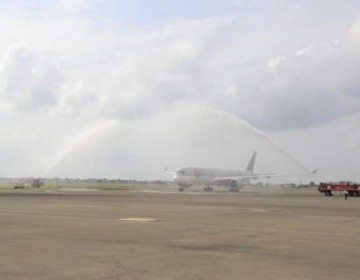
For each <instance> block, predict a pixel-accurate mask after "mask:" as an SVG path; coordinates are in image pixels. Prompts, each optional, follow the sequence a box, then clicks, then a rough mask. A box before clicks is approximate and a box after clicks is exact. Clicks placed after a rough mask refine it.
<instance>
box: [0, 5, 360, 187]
mask: <svg viewBox="0 0 360 280" xmlns="http://www.w3.org/2000/svg"><path fill="white" fill-rule="evenodd" d="M0 26H1V30H2V31H1V33H0V177H28V176H31V177H71V178H95V177H96V178H123V179H137V180H155V179H164V180H166V179H171V178H169V175H168V174H166V173H164V172H163V171H164V168H165V167H168V168H169V169H170V170H176V169H178V168H181V167H184V166H203V167H215V168H239V169H244V168H245V166H246V164H247V162H248V160H249V158H250V156H251V153H252V151H254V150H256V151H258V158H257V163H256V166H255V169H256V170H255V171H258V172H276V173H278V174H298V173H304V172H306V171H309V170H312V169H315V168H317V169H318V172H317V174H316V176H314V177H311V178H308V179H309V180H314V181H333V180H353V181H360V172H359V166H360V110H359V108H360V79H359V74H358V73H360V2H359V1H355V0H354V1H352V0H346V1H341V3H340V1H335V0H319V1H310V0H302V1H300V0H286V1H285V0H278V1H275V0H268V1H265V0H223V1H215V0H207V1H205V0H192V1H190V0H183V1H170V0H167V1H165V0H147V1H146V0H133V1H125V0H118V1H113V0H57V1H56V0H52V1H50V0H48V1H20V0H15V1H7V0H5V1H4V0H1V1H0ZM283 180H287V181H291V180H307V179H304V178H293V179H290V177H286V179H285V178H284V179H283Z"/></svg>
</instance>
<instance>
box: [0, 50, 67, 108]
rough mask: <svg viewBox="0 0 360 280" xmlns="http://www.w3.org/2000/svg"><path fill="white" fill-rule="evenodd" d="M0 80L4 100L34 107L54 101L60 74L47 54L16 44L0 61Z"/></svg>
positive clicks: (0, 93) (0, 92) (12, 104)
mask: <svg viewBox="0 0 360 280" xmlns="http://www.w3.org/2000/svg"><path fill="white" fill-rule="evenodd" d="M0 81H1V89H0V90H1V91H0V96H2V98H3V100H4V101H5V102H6V103H8V104H9V105H10V106H12V107H14V108H16V109H25V110H33V109H35V110H36V109H39V108H43V107H48V106H54V105H55V104H56V95H57V92H58V86H59V83H60V81H61V73H60V71H59V69H58V68H57V66H56V65H55V64H54V63H53V62H52V61H51V58H50V57H48V56H46V55H40V54H39V53H37V52H35V51H33V50H32V49H31V48H29V47H27V46H26V45H19V44H17V45H13V46H11V47H10V48H9V49H8V50H7V52H6V53H5V54H4V56H3V58H2V60H1V64H0Z"/></svg>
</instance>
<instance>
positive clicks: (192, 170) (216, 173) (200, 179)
mask: <svg viewBox="0 0 360 280" xmlns="http://www.w3.org/2000/svg"><path fill="white" fill-rule="evenodd" d="M251 174H252V173H250V172H245V171H242V170H237V169H215V168H202V167H185V168H182V169H180V170H178V171H177V172H176V174H175V176H174V182H176V183H177V184H178V185H180V186H183V187H190V186H192V185H206V186H210V185H219V182H221V181H224V182H225V181H227V182H228V181H230V179H222V178H231V177H234V178H235V177H242V176H251ZM224 185H226V184H225V183H224Z"/></svg>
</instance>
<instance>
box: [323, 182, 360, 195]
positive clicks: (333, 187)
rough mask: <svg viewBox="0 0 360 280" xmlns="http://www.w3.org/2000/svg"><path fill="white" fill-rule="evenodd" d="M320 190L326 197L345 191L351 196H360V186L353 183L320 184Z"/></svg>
mask: <svg viewBox="0 0 360 280" xmlns="http://www.w3.org/2000/svg"><path fill="white" fill-rule="evenodd" d="M318 190H319V192H321V193H324V194H325V195H326V196H332V195H333V194H334V193H343V192H344V191H347V192H348V194H349V196H360V184H355V183H353V182H337V183H320V184H319V188H318Z"/></svg>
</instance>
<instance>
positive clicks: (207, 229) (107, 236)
mask: <svg viewBox="0 0 360 280" xmlns="http://www.w3.org/2000/svg"><path fill="white" fill-rule="evenodd" d="M164 189H166V187H164ZM0 227H1V230H0V246H1V250H0V279H1V280H19V279H26V280H28V279H36V280H40V279H44V280H45V279H46V280H55V279H77V280H82V279H84V280H85V279H86V280H91V279H99V280H100V279H103V280H105V279H106V280H111V279H184V280H185V279H186V280H191V279H204V280H205V279H206V280H209V279H257V280H259V279H260V280H261V279H274V280H275V279H276V280H282V279H284V280H285V279H286V280H289V279H296V280H302V279H317V280H321V279H324V280H325V279H326V280H331V279H347V280H351V279H354V280H355V279H356V280H357V279H359V276H360V265H359V262H360V250H359V244H360V198H353V197H349V199H348V200H344V198H343V197H341V196H334V197H325V196H323V195H321V194H319V193H317V191H316V190H315V189H311V190H306V191H298V190H286V191H284V192H281V191H280V192H263V191H262V190H259V191H254V192H240V193H234V194H232V193H227V192H214V193H202V192H198V191H194V192H192V191H190V190H189V191H187V192H185V193H177V192H172V191H146V190H145V191H139V190H137V191H77V190H67V191H66V190H65V191H52V192H41V191H27V190H19V191H1V192H0Z"/></svg>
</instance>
